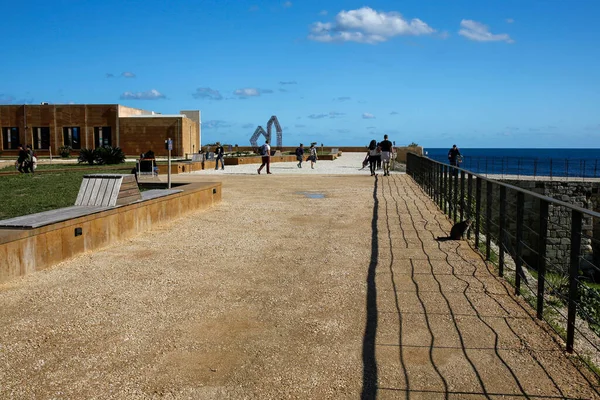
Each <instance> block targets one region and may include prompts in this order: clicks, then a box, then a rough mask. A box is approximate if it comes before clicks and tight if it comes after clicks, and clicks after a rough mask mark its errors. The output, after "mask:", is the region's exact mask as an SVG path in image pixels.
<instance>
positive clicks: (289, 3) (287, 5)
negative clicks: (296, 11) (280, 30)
mask: <svg viewBox="0 0 600 400" xmlns="http://www.w3.org/2000/svg"><path fill="white" fill-rule="evenodd" d="M283 6H284V7H285V8H290V7H291V6H292V2H291V1H286V2H285V3H283Z"/></svg>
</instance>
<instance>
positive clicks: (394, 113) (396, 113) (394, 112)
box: [390, 111, 400, 115]
mask: <svg viewBox="0 0 600 400" xmlns="http://www.w3.org/2000/svg"><path fill="white" fill-rule="evenodd" d="M398 114H400V113H399V112H398V111H392V112H391V113H390V115H398Z"/></svg>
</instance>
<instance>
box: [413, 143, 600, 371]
mask: <svg viewBox="0 0 600 400" xmlns="http://www.w3.org/2000/svg"><path fill="white" fill-rule="evenodd" d="M407 173H408V174H410V175H411V176H412V178H413V179H414V180H415V181H416V182H417V183H418V184H419V185H420V186H421V187H422V189H423V190H424V192H425V193H426V194H427V195H428V196H429V197H431V198H432V199H433V200H434V202H435V203H436V204H437V205H438V207H439V208H440V210H442V211H443V212H444V213H446V214H447V215H448V216H449V217H450V218H451V219H452V220H453V221H455V222H457V221H461V220H466V219H470V220H471V221H472V225H471V229H470V230H469V232H468V236H469V238H471V236H473V239H474V243H475V247H476V248H477V249H478V250H479V251H480V252H481V253H482V255H483V256H485V259H486V260H488V261H491V262H493V263H494V264H496V265H497V267H498V274H499V275H500V276H504V277H505V278H506V279H507V280H508V281H509V282H510V283H511V284H512V285H513V286H514V288H515V293H516V294H517V295H521V296H523V297H524V298H525V299H526V300H527V301H528V302H529V303H530V304H531V305H532V306H533V307H535V309H536V315H537V318H539V319H544V320H546V321H547V322H548V323H549V325H550V326H551V327H552V328H553V329H554V330H555V332H556V333H557V334H559V335H560V336H561V337H563V339H564V340H565V342H566V349H567V351H568V352H575V353H577V354H578V355H579V356H580V357H581V359H582V360H583V361H584V362H585V363H587V364H588V365H589V366H590V367H592V370H593V371H595V373H596V374H597V375H598V369H594V365H600V285H598V284H596V282H598V281H599V280H600V268H598V264H599V262H598V260H600V240H598V239H597V238H596V237H594V228H593V224H594V221H600V220H598V218H600V213H597V212H594V211H591V210H587V209H584V208H581V207H577V206H574V205H572V204H568V203H565V202H563V201H559V200H556V199H553V198H550V197H546V196H542V195H539V194H537V193H534V192H531V191H528V190H525V189H521V188H519V187H516V186H513V185H510V184H506V183H503V182H498V181H495V180H492V179H488V178H485V177H483V176H481V175H478V174H475V173H473V172H471V171H468V170H465V169H461V168H456V167H453V166H450V165H448V164H445V163H441V162H438V161H435V160H432V159H429V158H427V157H421V156H418V155H415V154H410V153H409V154H408V157H407ZM598 376H599V377H600V375H598Z"/></svg>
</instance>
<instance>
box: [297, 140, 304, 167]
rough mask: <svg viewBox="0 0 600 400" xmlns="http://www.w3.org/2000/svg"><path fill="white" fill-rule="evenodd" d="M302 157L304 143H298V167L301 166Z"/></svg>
mask: <svg viewBox="0 0 600 400" xmlns="http://www.w3.org/2000/svg"><path fill="white" fill-rule="evenodd" d="M303 158H304V145H303V144H302V143H300V147H296V160H298V168H302V159H303Z"/></svg>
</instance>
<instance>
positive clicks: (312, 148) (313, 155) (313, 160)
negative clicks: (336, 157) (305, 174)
mask: <svg viewBox="0 0 600 400" xmlns="http://www.w3.org/2000/svg"><path fill="white" fill-rule="evenodd" d="M308 158H309V160H310V168H312V169H315V163H316V162H317V160H318V159H319V157H318V156H317V148H316V147H315V144H314V143H311V144H310V155H309V156H308Z"/></svg>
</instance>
